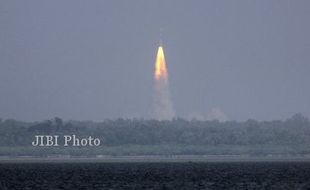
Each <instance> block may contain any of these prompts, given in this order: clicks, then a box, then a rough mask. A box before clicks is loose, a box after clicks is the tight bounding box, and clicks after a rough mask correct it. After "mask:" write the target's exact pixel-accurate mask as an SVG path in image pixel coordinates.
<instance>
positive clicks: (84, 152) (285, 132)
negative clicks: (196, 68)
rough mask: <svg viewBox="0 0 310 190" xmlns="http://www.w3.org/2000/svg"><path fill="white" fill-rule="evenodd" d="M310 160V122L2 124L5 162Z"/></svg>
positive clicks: (0, 137)
mask: <svg viewBox="0 0 310 190" xmlns="http://www.w3.org/2000/svg"><path fill="white" fill-rule="evenodd" d="M72 134H75V135H77V136H78V137H88V136H92V137H95V138H100V139H101V140H102V143H101V144H102V145H101V146H99V147H80V148H78V147H63V146H59V147H32V146H31V142H32V141H33V140H34V136H35V135H59V136H60V137H61V136H62V135H72ZM69 154H70V155H74V156H94V155H185V154H186V155H190V154H191V155H206V154H208V155H223V154H224V155H262V156H265V155H270V154H272V155H286V156H287V155H310V122H309V120H308V119H307V118H305V117H303V116H302V115H300V114H297V115H294V116H293V117H292V118H290V119H287V120H285V121H268V122H267V121H263V122H258V121H255V120H248V121H245V122H235V121H229V122H218V121H198V120H191V121H187V120H183V119H175V120H172V121H157V120H142V119H132V120H129V119H128V120H127V119H117V120H106V121H104V122H92V121H66V122H63V121H62V120H61V119H60V118H54V119H53V120H47V121H44V122H33V123H31V122H20V121H16V120H4V121H1V122H0V156H25V155H28V156H48V155H69Z"/></svg>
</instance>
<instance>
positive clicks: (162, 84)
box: [154, 46, 175, 120]
mask: <svg viewBox="0 0 310 190" xmlns="http://www.w3.org/2000/svg"><path fill="white" fill-rule="evenodd" d="M154 79H155V102H154V103H155V110H154V111H155V118H156V119H158V120H170V119H172V118H173V117H174V116H175V114H174V110H173V105H172V101H171V99H170V90H169V83H168V70H167V66H166V61H165V55H164V49H163V47H162V46H159V47H158V51H157V56H156V62H155V72H154Z"/></svg>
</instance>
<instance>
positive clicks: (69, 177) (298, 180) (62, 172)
mask: <svg viewBox="0 0 310 190" xmlns="http://www.w3.org/2000/svg"><path fill="white" fill-rule="evenodd" d="M0 189H1V190H5V189H18V190H22V189H42V190H43V189H53V190H54V189H290V190H291V189H310V162H283V163H280V162H240V163H237V162H233V163H227V162H225V163H35V164H34V163H23V164H22V163H18V164H13V163H6V164H0Z"/></svg>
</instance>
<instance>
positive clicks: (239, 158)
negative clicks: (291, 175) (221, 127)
mask: <svg viewBox="0 0 310 190" xmlns="http://www.w3.org/2000/svg"><path fill="white" fill-rule="evenodd" d="M79 162H80V163H83V162H85V163H98V162H102V163H105V162H107V163H108V162H119V163H122V162H310V156H308V155H307V156H282V155H281V156H279V155H275V156H247V155H171V156H157V155H146V156H106V155H99V156H97V157H71V156H65V155H64V156H61V155H59V156H51V157H33V156H15V157H9V156H1V157H0V164H2V163H79Z"/></svg>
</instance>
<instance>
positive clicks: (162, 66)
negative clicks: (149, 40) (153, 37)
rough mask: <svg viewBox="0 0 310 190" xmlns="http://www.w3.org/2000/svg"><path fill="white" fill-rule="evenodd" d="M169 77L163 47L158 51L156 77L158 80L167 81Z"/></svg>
mask: <svg viewBox="0 0 310 190" xmlns="http://www.w3.org/2000/svg"><path fill="white" fill-rule="evenodd" d="M167 76H168V73H167V67H166V61H165V55H164V49H163V47H162V46H159V47H158V51H157V56H156V62H155V73H154V77H155V79H156V80H159V79H161V78H163V79H166V78H167Z"/></svg>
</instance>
